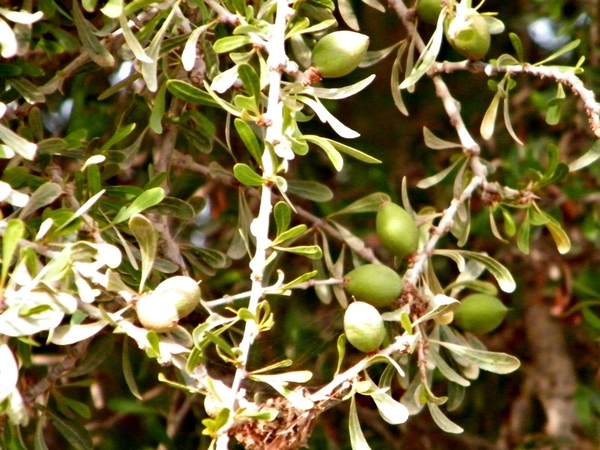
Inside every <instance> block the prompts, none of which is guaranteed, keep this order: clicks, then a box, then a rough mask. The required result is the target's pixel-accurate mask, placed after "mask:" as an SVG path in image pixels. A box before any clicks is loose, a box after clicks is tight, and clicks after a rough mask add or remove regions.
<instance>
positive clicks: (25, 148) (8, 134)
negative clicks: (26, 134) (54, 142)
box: [0, 123, 37, 161]
mask: <svg viewBox="0 0 600 450" xmlns="http://www.w3.org/2000/svg"><path fill="white" fill-rule="evenodd" d="M0 140H2V141H3V142H4V143H5V144H6V145H7V146H8V147H9V148H10V149H11V150H12V151H14V152H15V153H17V154H19V155H21V156H22V157H23V158H25V159H28V160H30V161H31V160H33V158H35V152H36V151H37V145H35V144H34V143H32V142H29V141H28V140H26V139H24V138H22V137H21V136H19V135H18V134H16V133H15V132H14V131H12V130H10V129H8V128H6V127H5V126H4V125H2V124H1V123H0Z"/></svg>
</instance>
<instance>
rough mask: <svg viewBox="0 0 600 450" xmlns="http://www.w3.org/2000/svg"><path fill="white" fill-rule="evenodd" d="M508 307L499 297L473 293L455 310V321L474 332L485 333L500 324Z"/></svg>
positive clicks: (465, 329) (464, 329) (461, 326)
mask: <svg viewBox="0 0 600 450" xmlns="http://www.w3.org/2000/svg"><path fill="white" fill-rule="evenodd" d="M507 311H508V308H507V307H506V306H504V303H502V302H501V301H500V299H498V298H497V297H492V296H491V295H487V294H471V295H469V296H467V297H465V298H463V299H462V300H461V302H460V305H459V306H458V308H456V309H455V310H454V322H455V323H456V324H457V325H458V326H459V327H460V328H461V329H462V330H463V331H469V332H471V333H473V334H485V333H489V332H490V331H493V330H495V329H496V328H498V327H499V326H500V324H501V323H502V321H503V320H504V317H505V316H506V313H507Z"/></svg>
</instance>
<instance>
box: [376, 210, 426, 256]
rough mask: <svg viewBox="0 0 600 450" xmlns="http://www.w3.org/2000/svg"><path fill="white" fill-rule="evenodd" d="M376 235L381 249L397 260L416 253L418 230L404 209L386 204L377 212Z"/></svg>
mask: <svg viewBox="0 0 600 450" xmlns="http://www.w3.org/2000/svg"><path fill="white" fill-rule="evenodd" d="M375 228H376V231H377V235H378V236H379V239H380V240H381V244H382V245H383V247H384V248H385V249H386V250H387V251H389V252H390V253H392V254H393V255H395V256H396V257H398V258H404V257H406V256H408V255H410V254H411V253H414V252H416V251H417V246H418V245H419V228H418V227H417V224H416V223H415V221H414V220H413V218H412V217H411V216H410V214H408V213H407V212H406V210H405V209H404V208H402V207H401V206H399V205H396V204H395V203H392V202H388V203H386V204H384V205H383V206H382V207H381V208H379V211H377V218H376V219H375Z"/></svg>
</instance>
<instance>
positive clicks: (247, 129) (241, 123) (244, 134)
mask: <svg viewBox="0 0 600 450" xmlns="http://www.w3.org/2000/svg"><path fill="white" fill-rule="evenodd" d="M233 125H234V126H235V129H236V130H237V132H238V134H239V135H240V138H241V139H242V142H243V143H244V145H245V146H246V148H247V149H248V151H249V152H250V154H251V155H252V157H253V158H254V160H255V161H256V163H257V164H259V165H261V164H262V150H261V147H260V144H259V143H258V139H257V137H256V134H254V131H253V130H252V127H251V126H250V125H249V124H248V122H246V121H245V120H242V119H240V118H236V119H235V120H234V121H233Z"/></svg>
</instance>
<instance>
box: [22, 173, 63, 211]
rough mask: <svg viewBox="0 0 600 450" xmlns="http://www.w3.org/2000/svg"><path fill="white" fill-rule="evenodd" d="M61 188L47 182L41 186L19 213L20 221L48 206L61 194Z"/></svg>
mask: <svg viewBox="0 0 600 450" xmlns="http://www.w3.org/2000/svg"><path fill="white" fill-rule="evenodd" d="M62 192H63V191H62V187H61V186H60V185H58V184H56V183H52V182H51V181H48V182H47V183H44V184H42V185H41V186H40V187H39V188H37V189H36V191H35V192H34V193H33V194H32V195H31V197H29V201H28V202H27V205H25V207H24V208H23V209H22V210H21V212H20V213H19V218H20V219H26V218H27V217H28V216H29V215H30V214H32V213H33V212H34V211H37V210H38V209H40V208H42V207H44V206H46V205H49V204H50V203H52V202H53V201H54V200H56V199H57V198H58V197H59V196H60V195H61V194H62Z"/></svg>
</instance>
